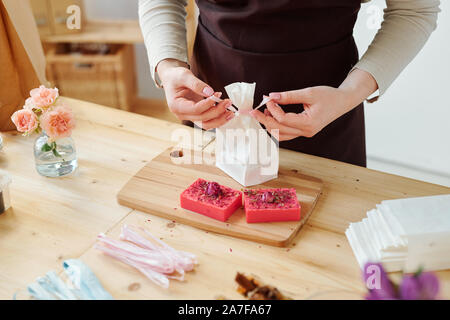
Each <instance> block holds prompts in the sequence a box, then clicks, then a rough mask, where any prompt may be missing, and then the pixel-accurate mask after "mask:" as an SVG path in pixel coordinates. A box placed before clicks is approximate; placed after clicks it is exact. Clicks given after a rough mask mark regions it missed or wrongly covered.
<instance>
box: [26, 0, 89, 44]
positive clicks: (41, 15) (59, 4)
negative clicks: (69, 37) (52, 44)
mask: <svg viewBox="0 0 450 320" xmlns="http://www.w3.org/2000/svg"><path fill="white" fill-rule="evenodd" d="M30 3H31V7H32V9H33V14H34V18H35V20H36V24H37V26H38V29H39V33H40V34H41V36H49V35H57V34H71V33H78V32H80V31H81V30H82V28H83V24H84V10H83V9H84V5H83V1H82V0H30ZM71 5H76V6H78V7H80V10H81V14H80V20H81V25H80V27H81V28H80V29H69V28H68V27H67V19H68V18H69V16H70V15H71V14H70V13H67V8H68V7H69V6H71Z"/></svg>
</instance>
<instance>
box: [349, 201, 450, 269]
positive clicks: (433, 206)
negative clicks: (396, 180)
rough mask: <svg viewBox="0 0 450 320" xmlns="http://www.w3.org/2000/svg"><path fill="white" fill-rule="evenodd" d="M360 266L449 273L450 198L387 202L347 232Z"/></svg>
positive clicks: (371, 211)
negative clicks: (370, 264) (420, 268)
mask: <svg viewBox="0 0 450 320" xmlns="http://www.w3.org/2000/svg"><path fill="white" fill-rule="evenodd" d="M345 234H346V236H347V239H348V241H349V243H350V246H351V247H352V250H353V253H354V255H355V257H356V259H357V261H358V263H359V265H360V266H361V268H362V267H363V266H364V264H365V263H366V262H382V263H383V266H384V267H385V269H386V270H387V271H406V272H415V271H416V270H417V269H418V268H419V267H423V268H424V269H425V270H445V269H450V195H438V196H431V197H418V198H409V199H398V200H386V201H382V203H381V204H379V205H377V207H376V209H373V210H370V211H369V212H367V218H364V219H363V220H362V221H361V222H356V223H351V224H350V226H349V227H348V229H347V230H346V232H345Z"/></svg>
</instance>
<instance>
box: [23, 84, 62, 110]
mask: <svg viewBox="0 0 450 320" xmlns="http://www.w3.org/2000/svg"><path fill="white" fill-rule="evenodd" d="M30 96H31V101H29V104H30V105H31V104H33V105H34V106H36V107H37V108H48V107H50V106H51V105H52V104H53V103H55V101H56V98H58V97H59V92H58V89H57V88H54V89H49V88H46V87H45V86H40V87H39V88H36V89H33V90H31V91H30Z"/></svg>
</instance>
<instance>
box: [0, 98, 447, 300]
mask: <svg viewBox="0 0 450 320" xmlns="http://www.w3.org/2000/svg"><path fill="white" fill-rule="evenodd" d="M63 100H64V102H65V103H66V104H68V105H70V106H71V107H72V108H73V110H74V112H75V114H76V117H77V128H76V130H75V131H74V135H73V138H74V140H75V143H76V147H77V153H78V159H79V165H80V167H79V169H78V170H77V172H75V174H73V175H71V176H68V177H65V178H62V179H48V178H44V177H41V176H39V175H38V174H37V173H36V171H35V169H34V159H33V153H32V146H33V141H34V138H33V137H30V138H24V137H22V136H21V135H18V134H13V133H2V136H3V138H4V147H3V149H2V150H1V151H0V168H1V169H3V170H7V171H8V172H9V173H10V174H11V175H12V179H13V182H12V184H11V202H12V209H10V210H8V211H7V212H5V213H4V214H1V215H0V299H11V298H12V296H13V294H14V293H15V292H17V291H21V292H22V293H23V292H24V289H25V288H26V285H27V284H28V283H30V282H32V281H34V279H35V278H36V277H38V276H42V275H43V274H45V273H46V272H48V271H49V270H52V269H53V270H56V271H57V272H60V271H61V269H62V268H61V265H62V261H63V260H65V259H69V258H78V259H81V260H82V261H84V262H85V263H86V264H87V265H88V266H89V267H90V268H91V269H92V270H93V271H94V272H95V274H96V275H97V277H98V278H99V279H100V281H101V283H102V284H103V285H104V286H105V288H106V289H107V290H108V291H109V292H110V293H111V294H112V295H113V297H114V298H116V299H214V298H216V297H217V296H225V297H227V298H230V299H231V298H236V299H239V298H241V296H240V295H239V294H238V293H237V292H236V284H235V283H234V276H235V275H236V272H237V271H239V272H245V273H250V274H254V275H256V276H258V277H259V278H260V279H261V280H262V281H264V282H265V283H267V284H271V285H275V286H277V287H278V288H279V289H280V290H281V291H283V292H284V293H286V294H288V295H289V296H290V297H292V298H295V299H320V298H326V299H340V298H341V299H342V298H355V299H358V298H362V296H363V294H364V292H365V288H364V284H363V282H362V281H361V271H360V269H359V267H358V264H357V262H356V259H355V258H354V256H353V253H352V251H351V248H350V246H349V245H348V242H347V239H346V238H345V235H344V231H345V229H346V228H347V227H348V224H349V223H350V222H355V221H360V220H361V219H362V218H363V217H365V215H366V211H367V210H370V209H372V208H374V207H375V205H376V204H377V203H379V202H381V201H382V200H385V199H395V198H406V197H415V196H427V195H436V194H448V193H450V188H446V187H443V186H439V185H434V184H430V183H425V182H422V181H417V180H411V179H407V178H403V177H399V176H395V175H391V174H386V173H382V172H378V171H374V170H369V169H366V168H361V167H356V166H352V165H349V164H345V163H341V162H337V161H331V160H327V159H323V158H319V157H314V156H311V155H306V154H302V153H297V152H292V151H287V150H280V166H281V167H282V168H286V169H287V170H297V172H298V174H302V175H307V176H313V177H317V178H319V179H321V180H322V181H323V190H322V195H321V196H320V197H319V200H318V202H317V204H316V207H315V209H314V212H313V214H312V215H311V217H310V218H309V219H308V221H307V223H306V224H305V225H304V226H303V227H302V229H301V230H300V232H299V233H298V234H297V235H296V236H295V237H294V239H293V241H292V242H291V244H290V245H289V246H288V247H287V248H280V247H274V246H269V245H264V244H259V243H255V242H252V241H247V240H243V239H238V238H234V237H229V236H225V235H220V234H216V233H212V232H209V231H204V230H201V229H198V228H195V227H192V226H188V225H184V224H180V223H173V222H172V221H171V220H167V219H164V218H161V217H157V216H150V215H149V214H147V213H143V212H140V211H135V210H131V209H129V208H126V207H123V206H120V205H119V204H118V203H117V200H116V196H117V193H118V192H119V191H120V190H121V188H122V187H123V186H124V185H125V184H126V183H127V182H128V181H129V179H130V178H131V177H132V176H133V175H135V174H136V173H137V172H138V171H139V170H140V169H141V168H142V166H143V165H144V164H145V163H146V162H148V161H150V160H152V159H153V158H155V157H156V156H158V155H159V154H160V153H161V152H163V151H164V150H166V149H167V148H170V147H171V146H174V145H175V144H176V142H174V141H172V140H171V135H172V132H174V130H177V129H180V130H186V128H185V127H183V126H181V125H179V124H176V123H169V122H166V121H161V120H158V119H154V118H149V117H145V116H141V115H137V114H132V113H129V112H125V111H121V110H116V109H111V108H106V107H103V106H99V105H95V104H92V103H87V102H82V101H77V100H73V99H66V98H64V99H63ZM188 130H192V129H188ZM193 147H194V148H196V149H199V150H214V145H213V143H210V140H206V141H203V142H201V143H196V144H195V145H193ZM124 223H127V224H132V225H140V226H142V227H145V228H146V229H147V230H149V231H150V232H151V233H152V234H154V235H155V236H157V237H159V238H162V239H163V240H164V241H165V242H166V243H168V244H169V245H171V246H173V247H174V248H176V249H178V250H185V251H189V252H192V253H194V254H196V255H197V257H198V261H199V265H198V266H197V267H196V268H195V271H194V272H190V273H188V275H187V278H186V281H184V282H178V281H172V282H171V284H170V287H169V289H168V290H164V289H162V288H159V287H157V286H156V285H154V284H153V283H152V282H151V281H149V280H148V279H147V278H146V277H145V276H143V275H142V274H140V273H139V272H138V271H136V270H135V269H133V268H131V267H129V266H127V265H124V264H123V263H121V262H118V261H115V260H113V259H112V258H110V257H108V256H105V255H104V254H102V253H101V252H99V251H98V250H97V249H94V248H93V244H94V243H95V238H96V236H97V234H98V233H101V232H103V233H106V234H107V235H109V236H111V237H113V238H118V234H119V232H120V228H121V226H122V225H123V224H124ZM437 275H438V277H439V279H440V280H441V284H442V291H441V294H442V297H443V298H446V299H448V298H450V271H440V272H437ZM393 276H394V277H398V276H399V274H394V275H393ZM136 284H138V285H136Z"/></svg>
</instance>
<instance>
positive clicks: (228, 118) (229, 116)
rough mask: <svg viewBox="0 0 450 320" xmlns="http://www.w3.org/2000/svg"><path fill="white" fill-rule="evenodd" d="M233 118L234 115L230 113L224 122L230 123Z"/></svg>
mask: <svg viewBox="0 0 450 320" xmlns="http://www.w3.org/2000/svg"><path fill="white" fill-rule="evenodd" d="M233 118H234V113H233V112H231V113H230V114H229V115H228V116H227V117H226V120H227V121H230V120H231V119H233Z"/></svg>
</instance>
